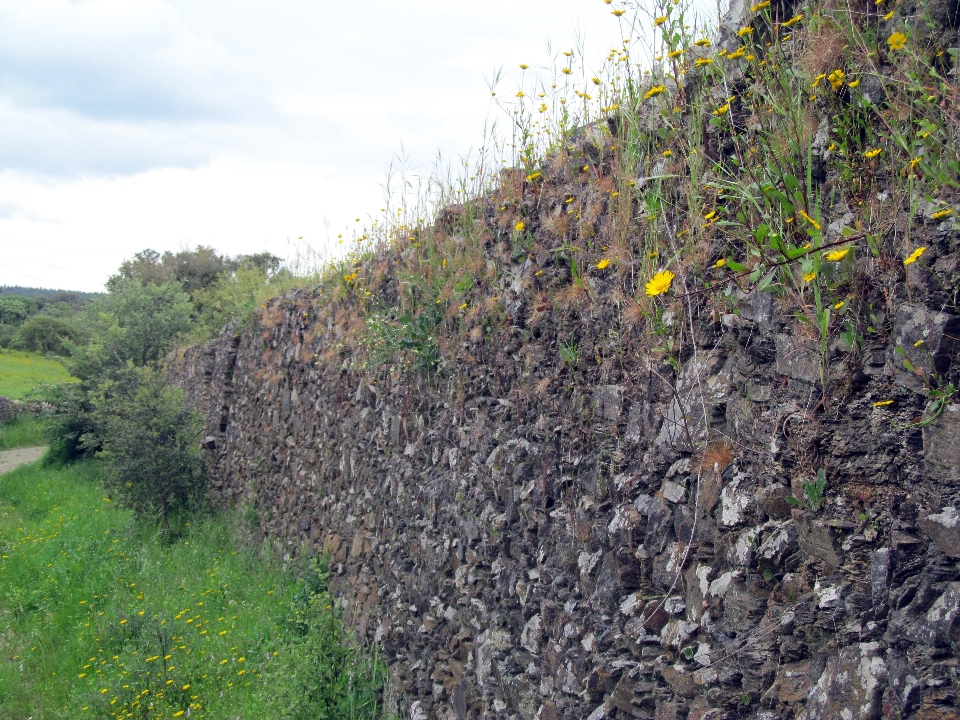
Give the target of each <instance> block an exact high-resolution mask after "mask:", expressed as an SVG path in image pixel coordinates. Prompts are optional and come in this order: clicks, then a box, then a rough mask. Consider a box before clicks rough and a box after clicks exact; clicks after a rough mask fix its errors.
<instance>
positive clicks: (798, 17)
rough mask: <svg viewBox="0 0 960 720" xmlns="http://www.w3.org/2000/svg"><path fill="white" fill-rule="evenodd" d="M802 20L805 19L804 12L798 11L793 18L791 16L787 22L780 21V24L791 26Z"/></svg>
mask: <svg viewBox="0 0 960 720" xmlns="http://www.w3.org/2000/svg"><path fill="white" fill-rule="evenodd" d="M801 20H803V13H797V14H796V15H794V16H793V17H792V18H790V19H789V20H787V21H786V22H782V23H780V24H781V25H782V26H783V27H790V26H791V25H796V24H797V23H798V22H800V21H801Z"/></svg>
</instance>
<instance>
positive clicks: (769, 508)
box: [756, 483, 793, 520]
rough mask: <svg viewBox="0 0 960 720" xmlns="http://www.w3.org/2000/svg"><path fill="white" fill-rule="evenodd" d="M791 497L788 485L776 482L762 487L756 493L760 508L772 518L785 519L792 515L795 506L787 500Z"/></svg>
mask: <svg viewBox="0 0 960 720" xmlns="http://www.w3.org/2000/svg"><path fill="white" fill-rule="evenodd" d="M788 497H790V489H789V488H788V487H787V486H786V485H781V484H780V483H774V484H773V485H767V486H766V487H765V488H762V489H761V490H760V492H758V493H757V494H756V501H757V505H758V506H759V508H760V509H761V510H762V511H763V512H764V513H765V514H766V515H767V517H769V518H770V519H771V520H783V519H784V518H788V517H790V512H791V511H792V510H793V506H792V505H791V504H790V502H789V501H788V500H787V498H788Z"/></svg>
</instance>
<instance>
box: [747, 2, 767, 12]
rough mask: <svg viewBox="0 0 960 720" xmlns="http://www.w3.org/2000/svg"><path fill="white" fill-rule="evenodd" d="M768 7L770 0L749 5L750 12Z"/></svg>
mask: <svg viewBox="0 0 960 720" xmlns="http://www.w3.org/2000/svg"><path fill="white" fill-rule="evenodd" d="M768 7H770V0H763V2H758V3H757V4H756V5H751V6H750V12H756V11H757V10H763V9H764V8H768Z"/></svg>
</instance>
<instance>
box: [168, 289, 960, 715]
mask: <svg viewBox="0 0 960 720" xmlns="http://www.w3.org/2000/svg"><path fill="white" fill-rule="evenodd" d="M597 289H598V290H600V289H601V288H597ZM500 292H502V293H503V295H504V298H505V300H506V302H508V303H510V302H523V295H524V292H525V291H524V290H522V289H521V290H520V291H518V292H515V291H514V290H512V289H511V286H510V279H509V277H507V278H506V279H505V280H504V282H503V287H501V289H500ZM756 304H757V306H758V308H757V309H756V310H754V311H743V312H741V314H740V315H729V316H725V317H722V318H713V317H711V316H709V315H706V316H704V317H701V318H697V319H694V320H693V323H694V325H693V329H694V332H695V342H694V343H692V344H691V346H690V347H688V348H687V349H686V350H685V356H686V360H685V362H684V363H683V365H682V367H681V370H680V372H679V375H678V377H677V378H676V382H675V386H676V388H675V389H674V387H673V386H674V383H673V382H668V378H666V377H665V375H666V372H665V370H664V367H663V365H662V363H660V362H659V361H658V360H656V359H654V357H653V356H652V355H651V354H650V353H649V352H640V351H639V350H638V349H637V347H635V346H634V343H633V341H632V340H631V338H630V337H628V336H623V337H619V338H617V339H616V340H615V342H616V343H618V347H620V349H621V351H622V352H621V353H620V355H619V357H618V361H617V362H615V363H611V362H605V363H602V364H599V365H598V364H596V363H594V358H595V357H599V356H600V355H601V354H606V355H607V356H608V357H609V355H610V353H609V348H610V343H611V342H613V341H612V340H611V337H610V334H611V333H610V330H611V328H614V327H618V325H617V323H616V322H615V321H614V318H613V317H612V315H611V312H612V311H611V306H610V305H609V304H607V303H595V304H590V305H587V306H584V307H583V308H582V309H581V311H580V312H579V314H578V316H577V317H576V318H557V319H555V320H553V321H551V322H549V323H544V324H542V325H539V326H537V327H534V328H529V327H528V328H524V327H521V326H518V325H510V324H506V325H505V326H504V327H503V328H502V329H501V330H500V331H499V332H498V334H497V335H496V336H495V337H493V338H490V339H489V340H485V341H484V340H481V341H477V342H473V343H471V342H469V341H467V342H464V343H463V344H462V345H461V346H460V347H459V348H455V349H453V350H450V351H449V352H450V353H451V354H453V353H455V355H456V357H457V358H458V359H457V361H456V364H454V363H453V362H450V363H447V364H446V367H444V368H441V370H440V371H438V372H437V373H436V374H434V375H433V376H431V377H426V376H423V375H419V374H416V373H412V372H399V371H393V372H391V371H389V370H386V369H385V370H383V371H381V372H374V373H359V372H356V371H353V370H350V369H348V368H349V367H350V366H351V363H350V358H349V357H347V356H346V355H345V354H340V353H335V354H334V356H333V357H332V358H330V357H328V358H326V359H323V358H318V355H322V354H323V353H324V352H325V350H326V349H328V348H330V347H338V346H342V344H343V343H342V341H343V336H344V333H345V329H344V327H345V313H346V312H347V310H348V308H347V307H346V306H344V307H341V308H339V311H338V310H337V309H336V308H334V311H333V312H331V311H330V307H329V305H328V303H327V301H326V300H325V299H324V298H323V297H320V296H316V295H314V294H313V293H312V292H310V291H301V292H298V293H294V294H291V295H289V296H287V297H285V298H283V299H281V300H277V301H275V302H273V303H272V304H271V305H270V306H269V307H268V308H267V309H265V310H264V311H263V312H262V313H261V315H260V317H259V318H258V320H257V322H256V323H255V324H254V325H253V326H252V327H250V328H247V329H245V330H243V332H239V333H237V332H235V331H234V330H232V329H228V330H226V331H225V332H224V333H223V335H222V336H221V337H220V338H219V339H218V340H217V341H215V342H211V343H208V344H205V345H203V346H199V347H194V348H192V349H190V350H189V351H187V352H186V354H185V355H184V356H183V357H182V358H181V359H180V360H179V361H178V362H176V363H173V364H172V365H171V373H172V374H173V376H174V377H175V379H176V380H177V382H179V383H180V384H181V385H182V386H183V387H185V388H186V389H187V390H188V392H189V395H190V397H191V398H192V400H193V402H195V403H196V405H197V407H198V408H200V409H201V410H202V412H203V415H204V417H205V420H206V437H205V438H204V448H205V450H204V453H205V456H206V458H207V461H208V467H209V469H210V473H211V475H212V477H213V478H214V483H215V488H216V494H217V497H218V499H219V501H220V502H222V503H224V504H243V505H246V506H248V507H250V508H254V509H255V510H256V514H257V517H258V518H259V524H260V527H261V529H262V531H263V532H264V533H265V534H267V535H269V536H271V537H274V538H277V539H278V540H280V541H282V542H283V543H285V545H286V547H287V548H288V551H289V552H301V551H304V550H306V551H310V552H316V553H319V552H326V553H328V554H329V555H330V557H331V559H332V563H333V568H334V575H335V582H336V589H337V592H338V593H339V594H340V597H342V599H343V604H344V611H345V617H346V619H347V621H348V622H349V623H350V624H351V625H352V626H353V627H355V628H356V630H357V632H358V634H359V636H360V637H362V638H364V639H366V640H367V641H369V642H370V643H372V644H375V645H376V646H377V647H378V648H379V649H380V652H381V653H382V655H383V657H384V658H385V660H386V661H387V662H388V663H389V666H390V670H391V677H392V692H393V693H394V695H395V701H396V703H397V706H398V709H399V710H400V711H401V712H402V713H403V715H404V717H409V718H448V719H454V718H455V719H457V720H464V718H481V717H482V718H494V717H507V718H524V719H529V718H590V719H591V720H598V719H599V718H605V717H606V718H614V717H619V718H628V717H636V718H690V719H691V720H693V719H694V718H696V719H698V720H705V719H706V718H711V719H715V718H734V717H751V718H757V719H758V720H759V719H760V718H763V719H764V720H773V719H774V718H793V717H809V718H822V719H824V720H826V719H827V718H839V717H845V718H846V717H850V718H863V719H866V718H877V717H903V718H908V717H909V718H924V719H926V720H932V719H933V718H956V717H958V710H957V705H958V700H957V688H958V666H960V660H958V657H960V656H958V653H957V649H958V644H957V643H958V640H960V570H958V558H960V524H958V513H957V509H956V508H957V507H960V464H958V462H957V461H958V460H960V457H958V452H960V451H958V448H960V405H953V404H951V405H950V406H949V407H947V408H946V410H945V412H944V413H943V414H942V416H941V417H940V418H939V419H937V420H936V421H935V422H933V423H931V424H929V425H927V426H926V427H923V428H922V429H898V428H897V427H896V426H895V425H894V424H893V423H892V422H891V412H890V410H889V409H888V408H889V406H887V407H884V406H881V407H875V406H874V403H875V402H877V401H879V400H885V399H895V400H896V407H899V408H900V412H899V414H898V415H897V416H896V417H898V418H901V419H904V421H908V420H909V419H910V418H912V417H913V416H914V415H918V414H919V412H920V410H921V409H922V407H923V403H924V402H925V400H924V398H923V397H922V395H920V394H919V393H917V392H915V390H914V389H911V387H910V386H909V384H908V382H909V381H910V380H911V378H908V377H903V376H902V375H901V370H900V367H901V366H900V364H898V363H897V362H896V360H895V358H896V357H897V356H896V354H895V353H894V352H893V350H892V348H893V347H894V346H895V345H896V346H899V347H912V346H913V341H915V339H925V340H926V341H927V343H928V345H930V346H932V347H931V351H932V352H933V353H934V354H935V355H938V356H941V355H942V361H943V363H944V364H945V365H949V364H950V363H951V362H953V360H954V358H955V348H954V347H953V346H952V345H951V343H952V342H954V340H953V338H951V337H949V333H948V331H947V330H946V329H947V328H950V327H952V326H953V324H954V323H955V322H956V321H957V318H956V317H954V316H952V315H948V314H946V313H945V312H943V311H941V310H940V309H935V308H930V307H927V306H925V305H924V304H922V303H921V304H916V303H913V304H911V303H907V302H904V303H902V304H900V305H899V306H898V308H897V309H896V311H895V312H894V313H893V315H892V317H893V324H892V333H891V337H890V338H889V339H888V341H887V344H886V345H885V346H877V347H876V348H873V349H868V351H866V352H865V353H863V356H862V359H860V358H855V357H854V356H852V355H851V354H849V353H842V352H840V351H837V352H836V353H834V357H833V360H832V362H831V364H830V365H829V370H828V373H829V375H830V376H832V377H835V378H838V380H837V381H836V383H835V385H834V393H833V395H831V396H829V397H825V396H824V393H823V392H822V390H821V388H820V386H819V383H820V378H819V370H818V367H819V365H818V362H819V361H818V360H817V357H818V356H817V354H816V352H817V351H816V345H815V343H813V342H811V341H809V340H807V339H806V338H805V337H804V336H802V335H800V334H798V332H797V331H796V327H795V326H794V325H793V324H792V322H791V321H789V319H787V318H784V317H780V316H779V315H778V314H777V312H776V308H775V307H774V306H772V305H771V304H770V303H769V302H767V301H766V300H763V301H759V300H758V301H757V303H756ZM749 305H750V303H749V302H745V303H743V307H744V308H747V307H749ZM338 312H341V313H344V315H343V316H341V315H338ZM321 317H324V318H325V319H323V320H321V319H320V318H321ZM341 321H343V323H344V324H341ZM571 323H575V324H576V327H577V328H578V331H579V333H580V349H581V353H582V354H581V358H586V360H585V361H583V362H582V363H581V367H580V368H578V369H570V368H568V367H566V366H565V364H564V363H563V362H561V361H560V359H559V357H558V353H557V341H558V339H560V338H562V337H563V335H562V333H561V328H562V330H563V331H566V330H567V329H568V328H569V327H570V326H571ZM601 351H602V352H601ZM837 388H840V389H841V390H842V392H839V391H837ZM708 430H709V438H708ZM708 439H709V442H710V444H709V445H708V446H707V448H706V450H704V451H701V452H698V453H695V454H693V453H691V452H690V449H691V448H690V443H693V444H694V445H697V444H698V443H701V442H702V441H706V440H708ZM697 446H698V447H700V446H699V445H697ZM820 467H822V468H824V469H825V475H826V478H827V480H828V485H827V488H826V491H825V498H824V501H823V505H822V507H820V508H819V509H818V510H816V511H814V510H812V509H810V508H809V507H807V508H803V507H795V506H794V505H793V504H791V502H790V501H789V500H788V496H790V495H793V496H795V497H797V498H804V497H805V494H804V490H803V487H802V483H803V482H805V481H810V480H813V479H814V477H815V474H816V471H817V469H818V468H820Z"/></svg>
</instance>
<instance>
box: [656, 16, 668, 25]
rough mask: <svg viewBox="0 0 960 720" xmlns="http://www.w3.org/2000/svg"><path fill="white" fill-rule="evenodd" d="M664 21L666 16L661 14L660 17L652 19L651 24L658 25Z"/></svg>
mask: <svg viewBox="0 0 960 720" xmlns="http://www.w3.org/2000/svg"><path fill="white" fill-rule="evenodd" d="M666 21H667V16H666V15H661V16H660V17H658V18H655V19H654V21H653V26H654V27H660V26H661V25H663V24H664V23H665V22H666Z"/></svg>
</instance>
